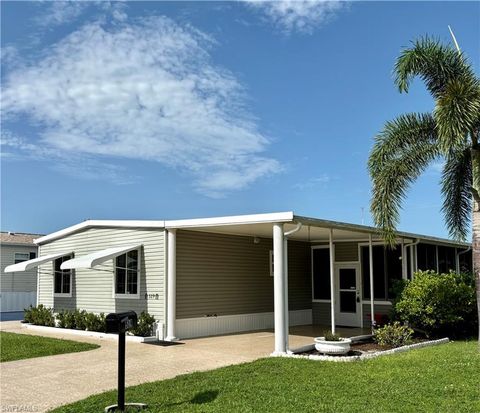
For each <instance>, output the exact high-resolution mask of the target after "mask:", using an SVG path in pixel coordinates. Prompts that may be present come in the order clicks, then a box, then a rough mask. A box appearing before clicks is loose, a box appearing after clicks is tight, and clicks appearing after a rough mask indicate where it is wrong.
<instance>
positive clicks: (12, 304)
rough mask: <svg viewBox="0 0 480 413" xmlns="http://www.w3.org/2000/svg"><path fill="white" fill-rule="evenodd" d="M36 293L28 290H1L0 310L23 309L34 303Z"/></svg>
mask: <svg viewBox="0 0 480 413" xmlns="http://www.w3.org/2000/svg"><path fill="white" fill-rule="evenodd" d="M36 302H37V293H36V292H35V291H29V292H15V293H12V292H2V293H0V311H1V312H2V313H3V312H7V311H23V309H25V308H28V307H29V306H30V305H33V306H34V305H36Z"/></svg>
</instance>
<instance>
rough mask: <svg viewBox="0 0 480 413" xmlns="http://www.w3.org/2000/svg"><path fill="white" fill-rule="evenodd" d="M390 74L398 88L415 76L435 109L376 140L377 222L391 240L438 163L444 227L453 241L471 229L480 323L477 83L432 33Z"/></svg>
mask: <svg viewBox="0 0 480 413" xmlns="http://www.w3.org/2000/svg"><path fill="white" fill-rule="evenodd" d="M394 76H395V84H396V86H397V87H398V89H399V91H400V92H401V93H407V92H408V90H409V86H410V84H411V82H412V80H413V79H414V78H415V77H418V78H420V79H421V80H422V81H423V82H424V84H425V86H426V88H427V90H428V91H429V92H430V94H431V95H432V97H433V99H434V102H435V107H434V110H433V112H432V113H408V114H404V115H401V116H399V117H398V118H396V119H394V120H392V121H389V122H387V123H386V124H385V126H384V129H383V131H382V132H380V134H379V135H378V136H377V137H376V138H375V144H374V147H373V149H372V151H371V153H370V158H369V161H368V168H369V171H370V175H371V179H372V184H373V189H372V200H371V211H372V215H373V219H374V222H375V224H376V225H377V226H378V227H379V228H380V229H381V231H382V233H383V236H384V238H385V240H386V241H387V243H388V244H390V245H393V244H394V243H395V228H396V227H397V224H398V222H399V218H400V209H401V204H402V201H403V199H404V198H405V197H406V193H407V190H408V188H409V186H410V185H411V184H412V183H413V182H414V181H415V180H416V179H417V178H418V176H419V175H420V174H421V173H422V172H423V171H424V170H425V169H426V168H427V166H428V165H429V164H431V163H432V162H434V161H438V160H442V161H443V162H444V166H443V172H442V179H441V192H442V195H443V206H442V211H443V215H444V219H445V222H446V225H447V228H448V230H449V232H450V235H451V236H452V237H454V238H455V239H457V240H465V239H466V237H467V235H468V233H469V230H470V229H471V231H472V250H473V271H474V274H475V280H476V290H477V305H478V313H479V322H480V80H479V78H478V77H477V76H476V74H475V72H474V71H473V68H472V66H471V64H470V63H469V62H468V60H467V58H466V57H465V55H464V54H463V53H462V52H461V51H460V50H459V49H455V48H453V47H450V46H447V45H443V44H441V43H440V41H438V40H435V39H432V38H429V37H425V38H421V39H419V40H417V41H415V42H413V44H412V47H410V48H407V49H405V50H403V51H402V52H401V54H400V56H399V58H398V59H397V62H396V64H395V68H394ZM479 343H480V329H479Z"/></svg>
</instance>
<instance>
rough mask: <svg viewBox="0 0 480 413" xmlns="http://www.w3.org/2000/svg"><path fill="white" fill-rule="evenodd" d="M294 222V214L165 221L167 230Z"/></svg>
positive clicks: (280, 213) (283, 213) (282, 213)
mask: <svg viewBox="0 0 480 413" xmlns="http://www.w3.org/2000/svg"><path fill="white" fill-rule="evenodd" d="M291 221H293V212H292V211H290V212H274V213H270V214H253V215H234V216H225V217H212V218H194V219H180V220H173V221H165V228H195V227H211V226H217V225H238V224H268V223H279V222H291Z"/></svg>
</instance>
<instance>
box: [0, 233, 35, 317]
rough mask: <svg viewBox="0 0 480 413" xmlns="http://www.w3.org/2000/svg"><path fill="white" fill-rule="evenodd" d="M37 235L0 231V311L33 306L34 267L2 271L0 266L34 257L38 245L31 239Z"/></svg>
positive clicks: (17, 309) (4, 311) (2, 268)
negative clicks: (7, 271)
mask: <svg viewBox="0 0 480 413" xmlns="http://www.w3.org/2000/svg"><path fill="white" fill-rule="evenodd" d="M41 236H42V235H40V234H24V233H14V232H1V233H0V251H1V262H0V264H1V274H0V298H1V299H0V301H1V312H2V313H3V314H4V313H7V312H21V311H23V309H24V308H27V307H29V306H30V305H36V300H37V269H36V268H33V269H31V270H29V271H26V272H19V273H5V272H4V269H5V267H7V266H8V265H12V264H18V263H21V262H24V261H28V260H31V259H34V258H36V257H37V252H38V247H37V245H36V244H35V243H34V242H33V240H34V239H35V238H39V237H41ZM3 318H4V317H2V319H3Z"/></svg>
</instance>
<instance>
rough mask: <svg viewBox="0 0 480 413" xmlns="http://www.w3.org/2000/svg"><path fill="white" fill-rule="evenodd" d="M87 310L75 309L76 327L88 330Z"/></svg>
mask: <svg viewBox="0 0 480 413" xmlns="http://www.w3.org/2000/svg"><path fill="white" fill-rule="evenodd" d="M87 314H88V313H87V312H86V311H85V310H78V309H77V310H75V311H74V315H73V316H74V317H75V327H74V328H76V329H77V330H86V329H87Z"/></svg>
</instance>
